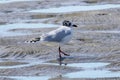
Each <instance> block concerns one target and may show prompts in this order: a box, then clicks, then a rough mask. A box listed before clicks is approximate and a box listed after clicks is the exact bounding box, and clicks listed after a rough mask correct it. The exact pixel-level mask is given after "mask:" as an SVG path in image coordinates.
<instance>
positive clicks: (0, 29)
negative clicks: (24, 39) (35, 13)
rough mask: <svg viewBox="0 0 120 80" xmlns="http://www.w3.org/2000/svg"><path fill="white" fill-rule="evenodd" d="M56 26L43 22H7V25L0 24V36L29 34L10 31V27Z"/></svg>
mask: <svg viewBox="0 0 120 80" xmlns="http://www.w3.org/2000/svg"><path fill="white" fill-rule="evenodd" d="M51 27H57V25H54V24H43V23H15V24H7V25H0V34H1V35H0V37H5V36H17V35H27V34H30V33H29V32H25V33H23V32H12V31H11V32H10V31H8V30H11V29H19V28H51Z"/></svg>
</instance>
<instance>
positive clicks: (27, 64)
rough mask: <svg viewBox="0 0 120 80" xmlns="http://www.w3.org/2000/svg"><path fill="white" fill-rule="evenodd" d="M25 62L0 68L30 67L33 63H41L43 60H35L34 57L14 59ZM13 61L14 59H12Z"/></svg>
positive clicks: (0, 67)
mask: <svg viewBox="0 0 120 80" xmlns="http://www.w3.org/2000/svg"><path fill="white" fill-rule="evenodd" d="M15 61H16V62H25V63H26V64H19V65H12V66H0V69H8V68H21V67H29V66H33V65H39V64H42V63H43V61H41V60H39V61H38V60H34V59H30V60H29V59H28V60H14V62H15ZM0 62H10V60H5V61H0ZM11 62H13V60H11Z"/></svg>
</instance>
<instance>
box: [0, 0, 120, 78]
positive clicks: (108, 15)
mask: <svg viewBox="0 0 120 80" xmlns="http://www.w3.org/2000/svg"><path fill="white" fill-rule="evenodd" d="M107 3H114V4H119V3H120V1H119V0H74V2H73V0H69V2H68V1H65V0H46V1H44V0H41V1H27V2H25V1H24V2H14V3H6V4H0V25H4V24H12V23H19V22H23V23H36V24H37V23H41V22H42V23H52V24H57V25H61V23H62V21H63V20H71V21H73V22H74V23H76V24H77V25H78V26H79V27H78V28H74V36H73V38H72V40H71V41H70V42H69V43H67V44H64V45H63V46H62V49H63V50H64V51H65V52H66V53H69V54H70V57H65V58H64V60H63V61H62V62H63V63H64V62H65V63H67V64H69V63H80V62H83V63H85V62H109V63H110V64H109V65H107V66H105V67H104V68H107V69H109V70H110V71H115V72H116V71H120V33H119V32H110V31H114V30H115V31H119V30H120V18H119V17H120V8H116V9H107V10H97V11H84V12H71V13H59V14H58V13H54V14H52V13H50V14H48V13H46V14H42V13H29V12H27V11H29V10H32V9H39V8H49V7H59V6H67V5H79V4H81V5H84V4H85V5H89V4H107ZM53 29H55V28H41V29H36V28H35V29H34V28H32V29H30V28H29V29H27V28H26V29H12V30H10V31H12V32H15V33H17V32H22V31H30V32H31V33H37V34H30V35H24V36H13V37H0V60H1V61H2V60H7V62H0V66H14V65H21V64H27V63H26V62H19V61H18V62H17V61H16V60H17V59H22V60H23V59H25V60H28V61H29V60H31V59H37V61H38V62H39V61H43V62H44V63H46V62H49V63H56V64H58V65H50V64H49V65H44V64H37V65H32V66H27V67H22V68H12V69H11V68H10V69H9V68H8V69H4V68H3V69H2V68H0V76H44V75H45V76H46V75H47V76H53V75H54V76H55V75H56V74H57V75H56V76H57V77H54V78H51V79H50V80H120V78H118V77H113V78H94V79H91V78H90V79H89V78H85V79H84V78H82V79H81V78H76V79H71V78H66V77H62V76H61V74H66V73H70V72H75V71H78V70H79V71H80V70H82V69H81V68H79V69H76V68H72V67H67V65H66V66H65V65H64V64H63V66H59V63H58V61H57V58H58V52H57V51H58V49H57V48H58V44H56V43H50V44H49V43H40V42H38V43H25V41H27V40H30V39H31V38H34V37H39V36H40V35H41V34H42V33H46V32H48V31H50V30H53ZM102 31H105V32H102ZM11 60H13V61H11ZM8 61H9V62H8ZM0 80H12V78H7V77H0ZM13 80H14V79H13Z"/></svg>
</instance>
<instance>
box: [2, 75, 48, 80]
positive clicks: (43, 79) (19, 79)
mask: <svg viewBox="0 0 120 80" xmlns="http://www.w3.org/2000/svg"><path fill="white" fill-rule="evenodd" d="M4 77H6V78H12V79H15V80H49V78H50V77H49V76H33V77H32V76H4Z"/></svg>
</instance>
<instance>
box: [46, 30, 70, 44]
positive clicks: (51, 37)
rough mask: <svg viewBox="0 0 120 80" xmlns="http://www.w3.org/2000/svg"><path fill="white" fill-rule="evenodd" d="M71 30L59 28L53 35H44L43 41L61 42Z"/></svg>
mask: <svg viewBox="0 0 120 80" xmlns="http://www.w3.org/2000/svg"><path fill="white" fill-rule="evenodd" d="M70 34H71V31H70V30H67V31H66V30H61V31H58V32H56V33H55V34H53V35H49V34H48V35H46V36H45V37H44V41H51V42H61V41H62V40H63V39H64V38H65V37H66V36H68V35H70Z"/></svg>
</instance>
